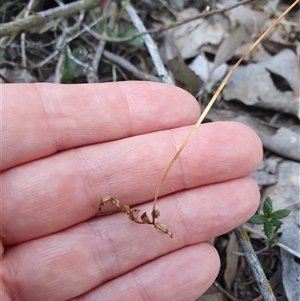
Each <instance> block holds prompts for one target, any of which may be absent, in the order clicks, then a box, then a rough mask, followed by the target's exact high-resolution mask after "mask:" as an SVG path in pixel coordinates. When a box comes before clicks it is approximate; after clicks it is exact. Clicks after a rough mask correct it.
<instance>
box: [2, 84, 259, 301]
mask: <svg viewBox="0 0 300 301" xmlns="http://www.w3.org/2000/svg"><path fill="white" fill-rule="evenodd" d="M2 99H3V101H2V113H1V115H2V120H3V121H2V131H1V132H2V145H1V151H2V164H1V188H2V196H1V207H0V208H1V210H2V212H1V217H2V219H1V242H2V249H1V251H2V252H1V254H2V256H1V267H2V268H1V281H2V283H1V290H2V298H3V299H2V300H4V301H6V300H22V301H26V300H30V301H35V300H56V301H59V300H89V301H90V300H151V301H152V300H185V301H186V300H191V301H193V300H195V299H196V298H197V297H199V296H200V295H201V294H202V293H204V292H205V290H206V289H207V288H208V287H209V286H210V285H211V283H212V282H213V281H214V279H215V277H216V276H217V274H218V271H219V266H220V262H219V258H218V255H217V252H216V250H215V249H214V248H213V246H211V245H209V244H208V243H206V242H205V241H207V240H208V239H210V238H212V237H215V236H218V235H221V234H222V233H226V232H228V231H230V230H231V229H233V228H235V227H236V226H238V225H240V224H242V223H243V222H245V221H246V220H247V219H248V218H250V217H251V216H252V215H253V214H254V213H255V211H256V209H257V207H258V203H259V191H258V187H257V185H256V183H255V182H254V180H253V179H252V178H251V177H250V176H249V174H250V173H252V172H253V171H254V170H255V169H256V168H257V167H258V166H259V164H260V161H261V158H262V146H261V142H260V140H259V138H258V137H257V135H256V134H255V133H254V132H253V131H252V130H251V129H249V128H248V127H246V126H244V125H242V124H239V123H234V122H216V123H210V124H204V125H201V126H200V129H199V130H198V131H197V132H196V134H195V135H194V136H193V138H192V139H191V140H190V142H189V143H188V144H187V146H186V148H185V149H184V151H183V152H182V154H181V155H180V157H179V159H178V161H177V162H176V163H175V165H174V166H173V167H172V169H171V170H170V173H169V175H168V176H167V179H166V181H165V183H164V184H163V186H162V189H161V192H160V198H159V200H158V202H157V205H156V207H157V209H159V211H160V213H161V217H159V218H158V220H157V221H158V222H161V223H163V224H166V225H167V227H168V228H169V229H170V231H172V233H173V235H174V238H173V239H171V238H169V236H167V235H162V234H159V233H158V232H157V231H156V230H155V229H154V228H153V226H150V225H138V224H135V223H133V222H132V221H130V220H129V219H128V218H127V217H126V215H125V214H123V213H120V212H118V213H113V214H107V215H103V216H100V217H95V215H96V213H97V209H98V206H99V200H100V198H101V197H102V196H104V195H106V194H111V195H113V196H115V197H117V198H118V199H119V200H120V202H121V204H122V205H124V204H127V205H130V206H133V208H135V207H136V208H139V209H140V210H141V213H142V212H145V211H147V212H148V215H150V213H151V209H152V201H153V197H154V195H155V192H156V189H157V187H158V184H159V181H160V179H161V177H162V175H163V172H164V170H165V169H166V167H167V165H168V163H169V162H170V160H171V159H172V157H173V156H174V154H175V152H176V150H177V149H178V148H179V147H180V144H181V143H182V142H183V140H184V138H185V137H186V136H187V135H188V133H189V131H190V130H191V126H192V125H193V124H194V123H195V122H196V121H197V119H198V117H199V114H200V111H199V106H198V104H197V102H196V101H195V99H194V98H193V97H192V96H191V95H189V94H188V93H187V92H185V91H183V90H181V89H179V88H176V87H172V86H168V85H164V84H157V83H146V82H120V83H108V84H90V85H52V84H15V85H2ZM114 209H115V208H114V207H113V206H112V205H111V204H108V203H107V204H105V206H104V208H103V212H108V211H111V210H114Z"/></svg>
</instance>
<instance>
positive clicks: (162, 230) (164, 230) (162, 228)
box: [154, 223, 173, 238]
mask: <svg viewBox="0 0 300 301" xmlns="http://www.w3.org/2000/svg"><path fill="white" fill-rule="evenodd" d="M154 227H155V229H156V230H157V231H158V232H159V233H161V234H168V235H169V236H170V237H171V238H173V234H172V232H170V231H169V229H168V228H167V226H166V225H164V224H161V223H155V224H154Z"/></svg>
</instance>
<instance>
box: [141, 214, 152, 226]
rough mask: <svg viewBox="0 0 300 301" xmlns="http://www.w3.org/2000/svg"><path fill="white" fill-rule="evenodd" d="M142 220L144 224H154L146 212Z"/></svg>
mask: <svg viewBox="0 0 300 301" xmlns="http://www.w3.org/2000/svg"><path fill="white" fill-rule="evenodd" d="M141 220H142V222H143V223H144V224H152V223H151V221H150V219H149V217H148V215H147V213H146V212H144V213H143V214H142V215H141Z"/></svg>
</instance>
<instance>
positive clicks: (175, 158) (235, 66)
mask: <svg viewBox="0 0 300 301" xmlns="http://www.w3.org/2000/svg"><path fill="white" fill-rule="evenodd" d="M299 1H300V0H296V1H295V2H294V3H293V4H291V5H290V6H289V7H288V8H287V9H286V10H285V11H284V12H283V13H282V14H281V15H280V16H279V17H278V18H277V19H276V20H275V21H274V22H273V23H272V24H271V25H270V26H269V28H268V29H267V30H266V31H265V32H264V33H263V34H262V35H261V36H260V37H259V38H258V39H257V40H256V41H255V42H254V43H253V44H252V45H251V47H250V48H249V49H248V50H247V51H246V52H245V53H244V54H243V55H242V56H241V58H240V59H239V60H238V61H237V62H236V63H235V64H234V65H233V66H232V67H231V69H230V70H229V72H228V73H227V75H226V76H225V78H224V79H223V80H222V82H221V84H220V86H219V87H218V89H217V91H216V92H215V94H214V95H213V97H212V98H211V100H210V101H209V103H208V105H207V106H206V108H205V110H204V111H203V113H202V114H201V116H200V118H199V119H198V121H197V123H196V124H195V125H194V127H193V129H192V130H191V132H190V133H189V134H188V136H187V137H186V139H185V140H184V141H183V143H182V145H181V146H180V148H179V150H178V151H177V153H176V154H175V156H174V157H173V159H172V160H171V162H170V164H169V165H168V167H167V169H166V171H165V172H164V174H163V177H162V179H161V181H160V183H159V185H158V188H157V191H156V194H155V198H154V201H153V209H152V211H154V210H155V205H156V201H157V198H158V194H159V191H160V188H161V186H162V184H163V182H164V180H165V178H166V176H167V174H168V173H169V171H170V169H171V167H172V166H173V165H174V163H175V161H176V160H177V158H178V157H179V155H180V154H181V152H182V151H183V149H184V148H185V146H186V144H187V143H188V142H189V140H190V139H191V138H192V136H193V135H194V134H195V132H196V130H197V129H198V127H199V126H200V124H201V123H202V121H203V120H204V118H205V117H206V115H207V113H208V112H209V110H210V109H211V107H212V106H213V104H214V102H215V101H216V99H217V98H218V97H219V95H220V93H221V91H222V90H223V88H224V86H225V84H226V83H227V81H228V79H229V77H230V76H231V75H232V73H233V72H234V70H235V69H236V68H237V67H238V66H239V64H240V63H241V62H242V61H243V60H244V59H245V57H246V56H247V55H248V54H249V53H251V52H252V51H253V50H254V49H255V48H256V46H257V45H258V44H259V43H260V42H261V41H262V40H263V39H264V38H265V37H266V36H267V35H268V34H269V33H270V31H271V30H272V29H273V28H274V27H275V26H276V25H277V24H278V22H279V21H280V20H281V19H282V18H283V17H284V16H286V15H287V14H288V12H290V11H291V10H292V9H293V8H294V7H295V6H296V5H297V3H299Z"/></svg>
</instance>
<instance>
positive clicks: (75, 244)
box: [3, 177, 259, 300]
mask: <svg viewBox="0 0 300 301" xmlns="http://www.w3.org/2000/svg"><path fill="white" fill-rule="evenodd" d="M220 196H221V197H220ZM258 203H259V191H258V188H257V185H256V183H255V181H254V180H253V179H252V178H250V177H246V178H240V179H236V180H232V181H228V182H225V183H218V184H211V185H207V186H204V187H198V188H195V189H191V190H187V191H185V192H183V191H182V192H178V193H176V194H173V195H168V196H165V197H162V198H161V200H160V202H159V205H158V208H159V210H160V212H161V214H162V217H161V218H160V219H159V222H162V223H164V224H166V225H167V226H168V228H169V229H170V230H171V231H172V232H173V235H174V238H173V239H170V238H169V237H168V236H167V235H161V234H159V233H157V232H156V231H155V229H154V228H153V227H152V226H150V225H138V224H135V223H133V222H132V221H130V220H129V219H128V218H127V217H126V215H123V214H122V213H116V214H112V215H109V216H105V217H100V218H95V219H93V220H90V221H88V222H84V223H82V224H79V225H77V226H74V227H72V228H70V229H67V230H64V231H62V232H59V233H55V234H52V235H50V236H46V237H43V238H40V239H37V240H33V241H29V242H25V243H23V244H20V245H17V246H15V247H10V248H8V249H7V252H6V254H5V257H4V260H3V271H4V275H5V279H4V283H7V284H8V285H9V288H8V290H9V291H10V292H12V294H14V293H15V291H14V290H13V288H14V287H15V286H16V285H17V286H18V288H19V289H18V290H17V292H16V293H19V294H20V295H19V296H12V299H13V300H14V299H21V300H47V298H48V297H49V296H51V298H52V299H53V300H66V299H69V298H72V297H75V296H79V295H81V294H83V293H84V292H86V291H89V290H91V289H93V288H95V287H97V286H99V285H101V284H103V283H105V282H107V281H110V280H112V279H114V278H116V277H119V276H120V275H123V274H124V273H127V272H129V271H131V270H133V269H135V268H136V267H138V266H141V265H142V264H145V263H147V262H150V261H153V260H154V259H156V258H159V257H161V256H163V255H164V254H167V253H170V252H173V251H175V250H178V249H181V248H183V247H185V246H188V245H193V244H197V243H199V242H203V241H205V240H207V239H209V238H211V237H214V236H217V235H221V234H222V233H225V232H228V231H229V230H231V229H232V228H234V227H236V226H237V225H240V224H242V223H243V222H245V221H246V220H247V219H248V218H249V217H250V216H251V215H253V213H254V212H255V210H256V209H257V206H258ZM150 206H151V204H145V205H141V206H139V208H140V209H141V212H143V211H146V210H149V207H150ZM232 208H234V210H233V209H232ZM32 254H34V256H32ZM14 262H18V272H17V273H16V272H15V270H14V267H15V265H14V264H13V263H14ZM23 296H24V297H25V296H26V298H23Z"/></svg>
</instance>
